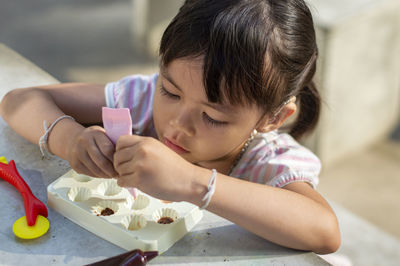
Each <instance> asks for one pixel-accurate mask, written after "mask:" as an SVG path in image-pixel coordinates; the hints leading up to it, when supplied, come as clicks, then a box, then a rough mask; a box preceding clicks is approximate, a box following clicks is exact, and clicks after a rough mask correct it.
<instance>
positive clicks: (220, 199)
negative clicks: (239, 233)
mask: <svg viewBox="0 0 400 266" xmlns="http://www.w3.org/2000/svg"><path fill="white" fill-rule="evenodd" d="M196 172H197V173H196V174H195V176H194V177H193V178H194V179H193V180H195V181H194V182H195V185H192V187H194V188H198V190H197V191H196V192H194V193H193V194H192V195H193V197H191V198H189V201H190V202H192V203H194V204H196V205H198V206H201V205H202V204H203V203H202V202H201V197H202V196H203V195H204V193H205V191H204V190H203V191H201V190H202V189H200V188H204V187H206V186H207V182H208V179H209V178H210V176H211V171H209V170H207V169H202V168H200V169H197V171H196ZM207 209H208V210H209V211H211V212H213V213H215V214H217V215H220V216H222V217H224V218H226V219H228V220H230V221H232V222H234V223H235V224H237V225H239V226H241V227H243V228H245V229H247V230H249V231H251V232H253V233H255V234H257V235H259V236H261V237H263V238H265V239H268V240H269V241H272V242H274V243H277V244H280V245H282V246H286V247H290V248H294V249H300V250H312V251H314V252H316V253H321V254H324V253H331V252H334V251H336V250H337V249H338V248H339V245H340V232H339V226H338V222H337V218H336V216H335V214H334V212H333V211H332V209H331V208H330V206H329V204H328V203H327V202H326V201H325V200H324V199H323V198H322V196H320V195H319V194H318V193H317V192H316V191H315V190H314V189H312V188H311V187H310V185H308V184H306V183H303V182H296V183H291V184H288V185H287V186H285V187H284V189H281V188H275V187H271V186H266V185H262V184H257V183H252V182H247V181H243V180H240V179H236V178H232V177H229V176H225V175H222V174H218V178H217V186H216V191H215V193H214V196H213V198H212V200H211V202H210V205H209V206H208V208H207Z"/></svg>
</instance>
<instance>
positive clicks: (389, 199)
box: [0, 0, 400, 239]
mask: <svg viewBox="0 0 400 266" xmlns="http://www.w3.org/2000/svg"><path fill="white" fill-rule="evenodd" d="M0 6H1V9H0V42H3V43H5V44H6V45H8V46H9V47H11V48H13V49H14V50H16V51H17V52H19V53H20V54H22V55H23V56H25V57H27V58H28V59H30V60H31V61H33V62H34V63H35V64H37V65H39V66H40V67H42V68H43V69H44V70H46V71H47V72H49V73H50V74H52V75H53V76H55V77H56V78H58V79H59V80H61V81H89V82H98V83H104V82H107V81H112V80H116V79H119V78H120V77H122V76H124V75H127V74H130V73H138V72H142V73H151V72H153V71H155V70H156V66H157V63H156V62H155V61H154V60H151V59H149V58H148V57H146V56H145V55H143V54H140V53H138V52H135V51H134V50H133V49H132V46H131V42H132V41H133V40H132V39H131V37H130V36H131V35H130V15H131V12H130V1H129V0H115V1H108V0H85V1H80V0H58V1H53V0H36V1H29V0H20V1H8V0H0ZM0 67H1V66H0ZM399 161H400V125H399V126H398V127H397V129H394V131H393V134H392V136H388V139H387V140H382V142H380V143H376V144H374V145H372V146H371V147H369V148H367V149H365V150H363V151H359V152H357V153H354V154H351V155H349V156H348V157H347V158H343V159H342V160H341V161H338V162H337V163H336V164H334V165H332V166H330V167H329V168H326V169H324V171H323V173H322V176H321V184H320V186H319V190H320V191H321V193H322V194H324V195H325V196H327V197H328V198H329V199H330V200H333V201H335V202H337V203H339V204H341V205H342V206H345V207H346V208H348V209H350V210H351V211H353V212H354V213H356V214H358V215H360V216H362V217H364V218H365V219H367V220H369V221H370V222H372V223H374V224H375V225H377V226H379V227H380V228H382V229H383V230H385V231H387V232H389V233H391V234H393V235H395V236H396V237H398V238H399V239H400V227H399V226H398V225H399V224H400V210H399V209H400V208H399V202H400V193H399V191H400V163H399Z"/></svg>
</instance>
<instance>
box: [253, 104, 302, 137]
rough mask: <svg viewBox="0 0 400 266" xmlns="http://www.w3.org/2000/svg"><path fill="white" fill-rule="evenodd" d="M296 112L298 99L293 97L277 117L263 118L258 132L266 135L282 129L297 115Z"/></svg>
mask: <svg viewBox="0 0 400 266" xmlns="http://www.w3.org/2000/svg"><path fill="white" fill-rule="evenodd" d="M296 110H297V105H296V97H292V98H291V99H290V101H289V102H288V103H287V104H286V105H284V106H283V107H282V109H281V110H280V111H279V112H278V113H277V114H276V115H275V116H265V117H264V118H262V119H261V121H260V122H259V124H258V125H259V126H258V127H257V128H256V129H257V131H258V132H264V133H265V132H269V131H272V130H275V129H278V128H280V127H281V126H282V125H283V123H285V121H286V120H287V119H288V118H289V117H290V116H292V115H293V114H295V113H296Z"/></svg>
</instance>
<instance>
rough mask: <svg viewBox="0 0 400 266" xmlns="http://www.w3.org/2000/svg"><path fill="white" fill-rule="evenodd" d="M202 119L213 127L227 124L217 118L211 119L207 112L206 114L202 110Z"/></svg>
mask: <svg viewBox="0 0 400 266" xmlns="http://www.w3.org/2000/svg"><path fill="white" fill-rule="evenodd" d="M203 120H204V121H205V122H206V123H207V124H209V125H211V126H214V127H219V126H224V125H226V124H228V122H224V121H218V120H215V119H212V118H211V117H210V116H209V115H208V114H206V113H204V112H203Z"/></svg>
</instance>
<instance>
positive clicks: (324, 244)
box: [312, 213, 341, 255]
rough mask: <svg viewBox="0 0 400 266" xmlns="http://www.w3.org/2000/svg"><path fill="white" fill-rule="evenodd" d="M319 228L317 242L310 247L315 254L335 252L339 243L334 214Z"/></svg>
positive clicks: (337, 227)
mask: <svg viewBox="0 0 400 266" xmlns="http://www.w3.org/2000/svg"><path fill="white" fill-rule="evenodd" d="M330 216H331V217H330V218H329V219H328V221H326V222H325V223H324V225H323V226H322V227H321V228H320V233H319V235H320V238H319V240H318V244H317V245H316V246H315V247H314V248H313V249H312V251H313V252H315V253H317V254H321V255H322V254H329V253H333V252H336V251H337V250H338V249H339V247H340V244H341V237H340V230H339V224H338V221H337V218H336V216H335V214H333V213H332V215H330Z"/></svg>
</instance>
